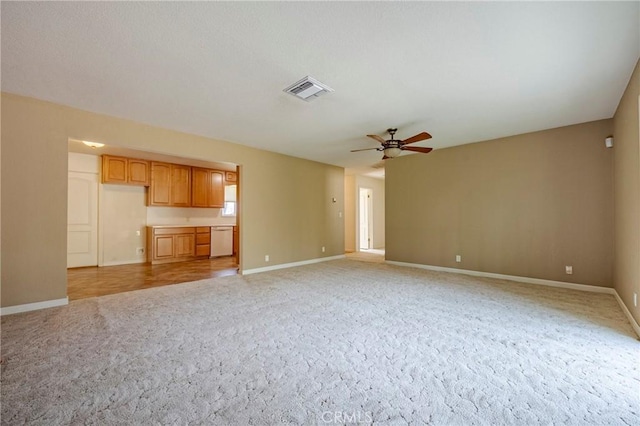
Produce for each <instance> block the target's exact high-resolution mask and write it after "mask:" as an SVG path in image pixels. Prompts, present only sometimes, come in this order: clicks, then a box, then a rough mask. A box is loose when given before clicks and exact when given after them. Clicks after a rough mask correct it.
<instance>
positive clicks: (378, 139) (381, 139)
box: [367, 135, 386, 143]
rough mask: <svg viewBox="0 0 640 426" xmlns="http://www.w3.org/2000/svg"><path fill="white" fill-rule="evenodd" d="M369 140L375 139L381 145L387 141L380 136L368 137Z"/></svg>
mask: <svg viewBox="0 0 640 426" xmlns="http://www.w3.org/2000/svg"><path fill="white" fill-rule="evenodd" d="M367 137H368V138H371V139H375V140H377V141H378V142H380V143H385V142H386V141H385V140H384V139H383V138H382V136H378V135H367Z"/></svg>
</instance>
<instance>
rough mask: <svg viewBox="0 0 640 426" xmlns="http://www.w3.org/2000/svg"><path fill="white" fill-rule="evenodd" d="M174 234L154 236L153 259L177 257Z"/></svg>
mask: <svg viewBox="0 0 640 426" xmlns="http://www.w3.org/2000/svg"><path fill="white" fill-rule="evenodd" d="M173 237H174V236H173V235H158V236H154V237H153V259H154V260H160V259H171V258H173V257H175V246H174V242H173Z"/></svg>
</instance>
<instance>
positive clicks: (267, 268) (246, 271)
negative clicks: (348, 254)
mask: <svg viewBox="0 0 640 426" xmlns="http://www.w3.org/2000/svg"><path fill="white" fill-rule="evenodd" d="M344 258H345V255H344V254H340V255H337V256H329V257H318V258H316V259H310V260H303V261H300V262H292V263H281V264H279V265H273V266H265V267H264V268H254V269H244V270H242V271H240V274H241V275H251V274H258V273H260V272H268V271H275V270H277V269H285V268H293V267H296V266H302V265H310V264H312V263H319V262H326V261H328V260H337V259H344Z"/></svg>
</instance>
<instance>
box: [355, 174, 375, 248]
mask: <svg viewBox="0 0 640 426" xmlns="http://www.w3.org/2000/svg"><path fill="white" fill-rule="evenodd" d="M364 196H366V197H367V198H366V199H364V198H363V197H364ZM364 200H366V201H364ZM357 218H358V227H357V229H356V231H357V235H356V243H357V244H356V251H362V250H370V249H372V248H373V189H372V188H368V187H363V186H362V187H361V186H359V187H358V215H357ZM364 222H366V224H364ZM363 225H364V226H366V229H367V233H368V241H367V245H368V247H363V244H362V235H361V232H360V230H361V229H362V227H363Z"/></svg>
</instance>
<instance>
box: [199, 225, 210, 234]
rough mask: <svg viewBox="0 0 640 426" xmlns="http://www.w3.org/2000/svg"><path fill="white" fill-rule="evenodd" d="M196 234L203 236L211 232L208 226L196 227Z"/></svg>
mask: <svg viewBox="0 0 640 426" xmlns="http://www.w3.org/2000/svg"><path fill="white" fill-rule="evenodd" d="M196 232H197V233H198V234H204V233H205V232H206V233H207V234H208V233H209V232H211V228H210V227H209V226H198V227H197V228H196Z"/></svg>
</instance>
